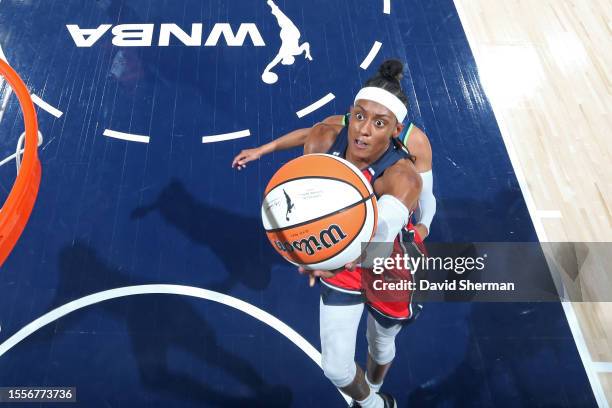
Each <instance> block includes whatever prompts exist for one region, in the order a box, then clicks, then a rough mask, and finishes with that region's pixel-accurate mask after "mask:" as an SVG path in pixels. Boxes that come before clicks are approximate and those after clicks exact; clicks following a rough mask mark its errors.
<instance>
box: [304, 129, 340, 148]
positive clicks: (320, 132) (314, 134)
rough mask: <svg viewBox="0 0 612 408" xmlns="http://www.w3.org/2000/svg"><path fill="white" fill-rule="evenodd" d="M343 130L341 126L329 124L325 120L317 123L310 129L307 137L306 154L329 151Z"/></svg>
mask: <svg viewBox="0 0 612 408" xmlns="http://www.w3.org/2000/svg"><path fill="white" fill-rule="evenodd" d="M341 130H342V127H341V126H335V125H329V124H326V123H324V122H321V123H317V124H316V125H314V126H313V127H312V128H311V129H310V132H309V134H308V137H307V138H306V142H305V143H304V154H310V153H325V152H327V151H328V150H329V149H330V148H331V147H332V145H333V144H334V141H335V140H336V136H338V134H339V133H340V131H341Z"/></svg>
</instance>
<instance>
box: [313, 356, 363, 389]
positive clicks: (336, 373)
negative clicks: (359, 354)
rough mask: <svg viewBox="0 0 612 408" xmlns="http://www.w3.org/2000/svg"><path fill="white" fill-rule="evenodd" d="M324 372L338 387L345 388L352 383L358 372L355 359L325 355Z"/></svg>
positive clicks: (322, 363)
mask: <svg viewBox="0 0 612 408" xmlns="http://www.w3.org/2000/svg"><path fill="white" fill-rule="evenodd" d="M321 365H322V367H323V373H325V377H327V378H328V379H329V381H331V382H332V384H334V385H335V386H336V387H338V388H343V387H346V386H348V385H350V384H351V383H352V382H353V380H354V379H355V375H356V374H357V367H356V366H355V361H353V360H351V361H341V360H340V359H338V358H333V357H330V356H325V355H324V356H323V359H322V360H321Z"/></svg>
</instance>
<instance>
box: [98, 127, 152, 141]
mask: <svg viewBox="0 0 612 408" xmlns="http://www.w3.org/2000/svg"><path fill="white" fill-rule="evenodd" d="M103 135H104V136H108V137H112V138H115V139H121V140H127V141H128V142H139V143H149V136H140V135H132V134H130V133H122V132H117V131H115V130H110V129H106V130H104V133H103Z"/></svg>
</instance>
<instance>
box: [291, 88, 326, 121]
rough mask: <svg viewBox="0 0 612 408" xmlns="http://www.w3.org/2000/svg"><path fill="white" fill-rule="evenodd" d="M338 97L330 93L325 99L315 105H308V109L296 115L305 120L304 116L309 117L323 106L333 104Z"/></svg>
mask: <svg viewBox="0 0 612 408" xmlns="http://www.w3.org/2000/svg"><path fill="white" fill-rule="evenodd" d="M335 97H336V96H335V95H334V94H333V93H331V92H330V93H328V94H327V95H325V96H324V97H322V98H321V99H319V100H318V101H316V102H315V103H313V104H310V105H308V106H307V107H305V108H304V109H302V110H299V111H297V112H296V115H297V117H298V118H303V117H304V116H306V115H308V114H309V113H312V112H314V111H316V110H317V109H319V108H320V107H321V106H323V105H325V104H327V103H329V102H331V101H333V100H334V98H335Z"/></svg>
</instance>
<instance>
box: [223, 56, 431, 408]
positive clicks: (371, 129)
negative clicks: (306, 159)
mask: <svg viewBox="0 0 612 408" xmlns="http://www.w3.org/2000/svg"><path fill="white" fill-rule="evenodd" d="M402 71H403V66H402V64H401V62H399V61H396V60H389V61H385V62H384V63H383V64H382V65H381V67H380V69H379V72H378V74H377V75H376V76H375V77H373V78H371V79H370V80H368V81H367V82H366V86H365V87H364V88H363V89H361V90H360V91H359V93H358V94H357V96H356V98H355V102H354V106H353V107H352V109H351V112H350V117H348V124H347V125H346V126H343V125H342V124H338V123H335V122H334V120H335V118H331V119H328V120H327V123H326V122H323V123H320V124H317V125H315V126H314V127H313V128H312V129H310V130H309V131H308V132H307V135H306V137H305V141H304V153H305V154H310V153H328V154H332V155H336V156H340V157H343V158H345V159H346V160H348V161H350V162H351V163H353V164H354V165H355V166H357V167H358V168H360V169H362V171H363V173H364V175H365V177H366V178H367V179H368V180H369V181H370V183H371V184H372V187H373V189H374V192H375V193H376V195H377V197H378V226H377V230H376V233H375V236H374V238H373V239H372V241H376V242H393V248H392V249H391V250H390V251H389V253H388V254H385V255H386V256H389V255H390V256H394V255H395V253H401V252H402V250H403V246H402V245H401V241H402V240H401V239H400V236H403V235H404V232H405V231H406V227H408V228H409V229H410V230H411V232H412V233H413V234H412V236H414V239H415V240H416V241H420V236H419V232H418V231H415V229H414V228H413V227H411V226H410V225H409V219H410V216H411V213H412V210H413V209H414V208H415V207H416V206H417V202H418V200H419V196H420V195H421V190H422V185H423V179H422V178H421V176H419V173H418V171H417V167H416V165H415V162H414V158H413V156H412V155H411V154H410V153H409V152H408V151H407V149H405V148H404V146H403V144H402V143H401V142H400V141H399V140H398V139H397V137H398V136H399V135H400V134H401V132H402V130H403V128H404V125H403V124H402V122H403V120H404V119H405V117H406V113H407V108H406V104H407V98H406V96H405V95H404V93H403V91H402V89H401V85H400V81H399V80H400V78H401V73H402ZM330 121H331V122H330ZM301 137H303V135H300V132H299V131H298V132H297V133H294V134H293V135H292V134H289V135H287V137H286V138H285V139H284V140H280V143H278V144H277V146H276V147H277V149H282V148H287V147H291V145H295V144H294V143H296V142H295V141H296V140H299V139H300V138H301ZM417 160H418V159H417ZM423 161H425V160H423ZM429 162H430V163H431V151H430V153H429ZM245 163H246V162H245V161H244V157H241V155H238V156H237V157H236V159H235V160H234V163H233V165H234V167H241V166H243V165H244V164H245ZM429 168H430V169H431V164H429ZM378 255H380V254H378ZM300 272H301V273H307V274H309V275H310V277H311V280H312V279H313V278H314V277H319V278H321V282H322V285H321V288H322V293H321V301H320V334H321V348H322V366H323V371H324V373H325V375H326V376H327V378H328V379H329V380H330V381H331V382H332V383H333V384H334V385H335V386H336V387H338V388H340V389H341V390H342V391H344V392H345V393H346V394H348V395H349V396H350V397H352V398H353V400H354V404H355V406H359V407H364V408H386V407H396V402H395V400H394V398H393V397H391V396H390V395H387V394H384V393H380V392H379V390H380V388H381V386H382V382H383V380H384V378H385V375H386V374H387V372H388V370H389V367H390V366H391V363H392V361H393V358H394V357H395V337H396V336H397V334H398V333H399V331H400V330H401V328H402V326H403V325H404V324H405V323H407V322H410V321H412V320H413V319H414V317H415V314H414V312H413V308H412V305H411V302H410V300H411V294H408V296H407V297H406V301H405V302H384V301H379V300H376V299H368V300H367V301H365V304H366V305H367V308H368V312H369V313H368V319H367V340H368V356H367V366H366V372H365V373H364V371H363V370H362V369H361V368H360V367H359V366H358V365H357V364H356V363H355V344H356V337H357V328H358V326H359V321H360V320H361V315H362V313H363V309H364V297H363V292H364V288H363V284H362V273H366V272H365V271H363V270H362V269H361V268H360V267H358V266H356V265H355V264H354V263H352V264H349V265H346V267H345V268H344V269H342V270H339V271H338V270H336V271H320V270H317V271H306V270H304V269H303V268H300ZM400 272H402V271H400ZM403 272H408V273H407V274H405V275H408V276H409V275H410V274H409V271H403Z"/></svg>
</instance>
